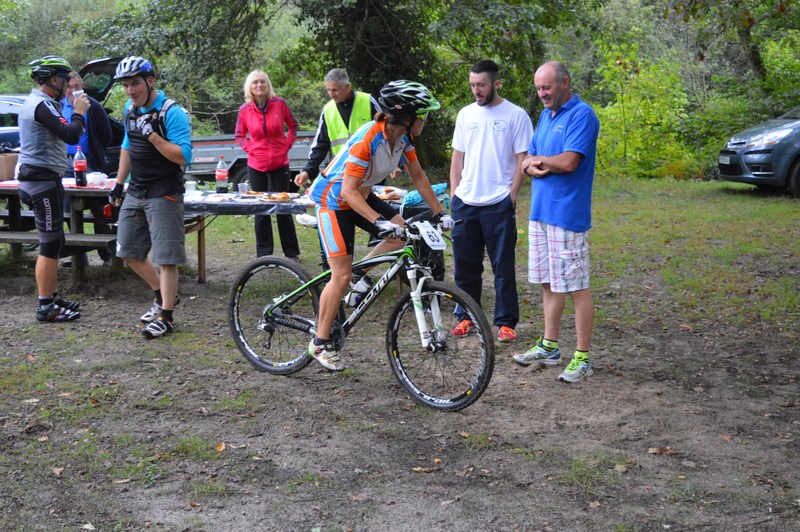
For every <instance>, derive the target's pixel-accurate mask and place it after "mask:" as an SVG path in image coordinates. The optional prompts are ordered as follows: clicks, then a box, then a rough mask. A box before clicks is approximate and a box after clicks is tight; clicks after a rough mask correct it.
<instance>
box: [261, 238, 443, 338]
mask: <svg viewBox="0 0 800 532" xmlns="http://www.w3.org/2000/svg"><path fill="white" fill-rule="evenodd" d="M407 234H408V239H409V240H407V242H406V245H405V246H404V247H403V248H401V249H398V250H395V251H390V252H387V253H382V254H380V255H376V256H374V257H367V258H365V259H361V260H359V261H357V262H354V263H353V268H354V269H356V268H364V267H369V266H376V265H378V264H386V263H391V265H390V266H389V269H388V270H386V272H384V274H383V275H382V276H381V277H380V278H379V279H378V280H377V281H375V284H374V285H373V287H372V288H371V289H370V290H369V291H368V292H367V293H366V294H364V296H363V298H362V300H361V301H360V302H359V304H358V305H357V306H356V307H355V309H353V311H352V312H351V313H350V315H349V316H347V318H346V319H345V320H344V322H342V323H341V324H340V327H341V329H342V331H343V333H344V337H345V338H346V337H347V335H348V334H349V332H350V331H351V330H352V328H353V327H354V326H355V324H356V323H358V320H359V319H361V317H362V316H363V315H364V313H365V312H366V311H367V309H368V308H369V307H370V306H372V304H373V303H374V302H375V300H376V299H377V298H378V296H379V295H380V294H381V292H383V290H384V289H385V288H386V286H387V285H388V284H389V282H391V281H392V279H394V278H395V277H396V276H397V275H398V274H399V272H400V270H401V269H405V270H406V275H407V277H408V282H409V286H410V289H411V299H412V300H413V302H414V314H415V316H416V318H417V327H418V329H419V333H420V340H421V342H422V347H423V348H424V349H426V350H428V351H435V349H436V344H435V343H434V341H433V339H432V338H431V335H430V331H429V330H428V326H427V325H426V320H425V310H426V309H424V308H423V304H422V290H423V288H424V286H425V282H426V281H428V280H433V276H432V275H431V272H430V271H429V270H428V269H427V268H426V267H425V266H423V265H421V264H418V263H417V262H416V255H415V253H414V246H413V244H412V240H415V239H417V238H420V237H419V236H418V235H413V234H410V233H407ZM418 271H421V272H423V275H422V277H421V278H417V272H418ZM330 275H331V272H330V270H326V271H324V272H322V273H321V274H319V275H318V276H316V277H314V278H313V279H311V280H310V281H308V282H307V283H305V284H303V285H302V286H300V287H298V288H297V289H296V290H294V291H293V292H291V293H289V294H286V295H284V296H283V297H280V298H277V299H276V300H274V301H273V302H272V303H271V304H269V305H267V307H266V308H265V309H264V315H265V316H271V315H272V314H273V312H274V311H276V310H279V309H280V307H281V305H282V304H283V303H285V302H287V301H291V300H292V299H293V298H295V297H298V296H301V295H302V294H303V293H304V292H305V291H307V290H308V289H309V288H310V287H312V286H319V285H321V284H323V283H325V282H326V280H327V279H328V278H329V277H330ZM339 309H340V313H343V312H344V311H343V304H340V307H339ZM428 310H430V312H431V316H432V318H433V320H434V324H435V327H436V328H437V329H439V328H441V327H442V319H441V315H440V311H439V302H438V300H437V299H436V298H433V299H431V301H429V302H428ZM287 325H288V324H287ZM291 326H293V327H296V328H297V329H299V330H304V331H307V332H310V333H312V334H316V332H317V331H316V324H314V325H307V324H301V323H293V324H292V325H291Z"/></svg>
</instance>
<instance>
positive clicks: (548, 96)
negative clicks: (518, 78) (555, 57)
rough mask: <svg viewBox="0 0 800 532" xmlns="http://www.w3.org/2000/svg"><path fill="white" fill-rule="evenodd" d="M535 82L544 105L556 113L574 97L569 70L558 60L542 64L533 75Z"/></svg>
mask: <svg viewBox="0 0 800 532" xmlns="http://www.w3.org/2000/svg"><path fill="white" fill-rule="evenodd" d="M533 84H534V85H535V86H536V94H537V95H538V96H539V100H541V102H542V105H544V107H545V109H549V110H551V111H552V112H554V113H555V112H556V111H557V110H558V108H559V107H561V106H562V105H564V104H565V103H567V102H568V101H569V100H570V99H571V98H572V91H571V89H570V84H571V80H570V77H569V72H567V68H566V67H565V66H564V65H562V64H561V63H560V62H558V61H548V62H547V63H544V64H543V65H542V66H540V67H539V68H538V69H537V70H536V74H535V75H534V76H533Z"/></svg>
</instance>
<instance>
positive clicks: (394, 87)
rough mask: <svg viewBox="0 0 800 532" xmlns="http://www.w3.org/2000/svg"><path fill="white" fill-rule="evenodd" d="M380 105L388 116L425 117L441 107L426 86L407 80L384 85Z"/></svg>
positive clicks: (379, 100) (379, 99)
mask: <svg viewBox="0 0 800 532" xmlns="http://www.w3.org/2000/svg"><path fill="white" fill-rule="evenodd" d="M378 103H379V104H380V106H381V109H382V110H383V112H385V113H387V114H414V115H425V114H427V113H428V111H436V110H437V109H439V107H441V106H440V105H439V101H438V100H437V99H436V98H434V97H433V96H432V95H431V92H430V91H429V90H428V88H427V87H426V86H425V85H423V84H422V83H417V82H416V81H408V80H405V79H400V80H397V81H390V82H389V83H387V84H386V85H384V86H383V88H382V89H381V95H380V97H379V98H378Z"/></svg>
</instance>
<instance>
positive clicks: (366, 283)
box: [344, 275, 374, 307]
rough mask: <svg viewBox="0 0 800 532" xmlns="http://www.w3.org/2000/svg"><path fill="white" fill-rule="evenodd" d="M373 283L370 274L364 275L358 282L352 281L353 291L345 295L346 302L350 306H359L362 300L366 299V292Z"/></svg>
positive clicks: (351, 287)
mask: <svg viewBox="0 0 800 532" xmlns="http://www.w3.org/2000/svg"><path fill="white" fill-rule="evenodd" d="M373 284H374V283H373V281H372V277H370V276H369V275H364V276H362V277H361V279H359V280H358V282H355V283H353V282H351V283H350V289H351V292H349V293H348V294H347V295H345V296H344V302H345V304H346V305H347V306H349V307H357V306H358V304H359V303H361V300H362V299H364V294H366V293H367V292H369V291H370V290H371V289H372V286H373Z"/></svg>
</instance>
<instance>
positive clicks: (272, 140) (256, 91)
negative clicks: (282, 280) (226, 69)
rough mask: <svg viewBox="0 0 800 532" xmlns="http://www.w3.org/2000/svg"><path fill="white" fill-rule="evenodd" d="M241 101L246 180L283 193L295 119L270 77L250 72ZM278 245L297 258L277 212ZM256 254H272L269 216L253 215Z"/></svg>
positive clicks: (288, 224)
mask: <svg viewBox="0 0 800 532" xmlns="http://www.w3.org/2000/svg"><path fill="white" fill-rule="evenodd" d="M244 100H245V102H244V104H242V106H241V107H240V108H239V116H238V117H237V118H236V133H235V137H236V142H238V143H239V146H241V147H242V149H243V150H244V151H245V152H246V153H247V179H248V181H250V188H251V190H254V191H257V192H286V191H287V189H288V187H289V180H290V174H289V149H290V148H291V147H292V144H293V143H294V139H295V138H296V137H297V125H298V124H297V120H296V119H295V117H294V115H293V114H292V111H291V110H290V109H289V106H288V105H286V100H284V99H283V98H281V97H279V96H276V95H275V90H274V89H273V88H272V83H270V81H269V76H267V74H266V73H265V72H262V71H260V70H254V71H252V72H250V74H249V75H248V76H247V79H246V80H245V81H244ZM276 218H277V221H278V234H279V235H280V238H281V248H283V254H284V255H285V256H286V257H289V258H293V259H295V260H298V261H299V260H300V245H299V244H298V243H297V233H296V232H295V228H294V221H293V220H292V216H291V215H289V214H278V215H276ZM255 230H256V256H257V257H261V256H263V255H272V252H273V248H274V241H273V238H272V219H271V217H270V216H268V215H256V217H255Z"/></svg>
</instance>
